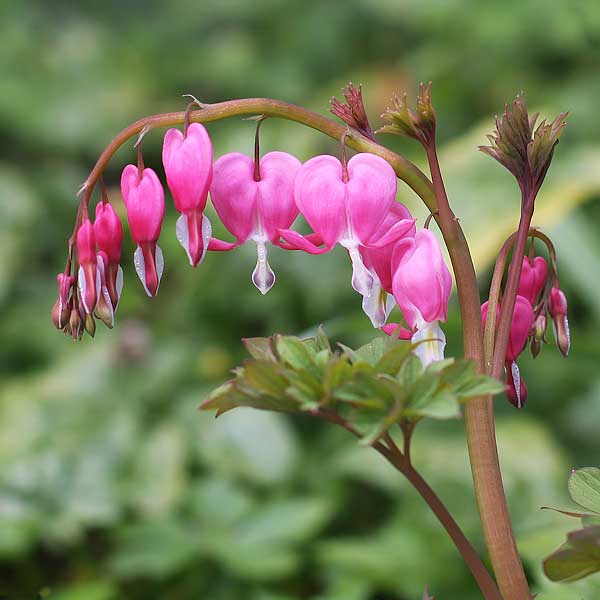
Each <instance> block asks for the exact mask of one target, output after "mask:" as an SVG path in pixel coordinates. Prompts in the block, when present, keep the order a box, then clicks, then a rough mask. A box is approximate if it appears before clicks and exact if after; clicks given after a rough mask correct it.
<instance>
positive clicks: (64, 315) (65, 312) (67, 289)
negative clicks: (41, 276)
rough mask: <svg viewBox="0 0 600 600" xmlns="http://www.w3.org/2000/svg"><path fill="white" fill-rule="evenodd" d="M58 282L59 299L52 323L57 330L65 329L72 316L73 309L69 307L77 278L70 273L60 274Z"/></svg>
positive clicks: (53, 311) (55, 304)
mask: <svg viewBox="0 0 600 600" xmlns="http://www.w3.org/2000/svg"><path fill="white" fill-rule="evenodd" d="M56 281H57V282H58V298H57V299H56V302H55V303H54V307H53V308H52V321H53V323H54V326H55V327H56V329H64V328H65V327H66V326H67V324H68V322H69V317H70V315H71V307H70V306H69V295H70V293H71V287H72V286H73V283H74V282H75V278H74V277H73V276H72V275H70V274H69V273H66V272H65V273H59V274H58V275H57V276H56Z"/></svg>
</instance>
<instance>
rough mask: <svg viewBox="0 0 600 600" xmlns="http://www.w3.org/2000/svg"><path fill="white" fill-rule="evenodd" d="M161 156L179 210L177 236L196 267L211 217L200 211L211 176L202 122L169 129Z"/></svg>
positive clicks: (208, 143) (210, 151)
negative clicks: (183, 131) (186, 126)
mask: <svg viewBox="0 0 600 600" xmlns="http://www.w3.org/2000/svg"><path fill="white" fill-rule="evenodd" d="M162 160H163V166H164V168H165V174H166V176H167V184H168V185H169V189H170V190H171V194H172V195H173V200H174V202H175V208H176V209H177V210H178V211H179V212H180V213H181V216H180V217H179V219H178V220H177V228H176V231H177V239H178V240H179V243H180V244H181V245H182V246H183V248H184V249H185V251H186V252H187V255H188V258H189V259H190V264H191V265H192V266H194V267H195V266H196V265H197V264H199V263H200V262H202V259H203V258H204V256H205V254H206V250H207V249H208V242H209V240H210V236H211V233H212V228H211V225H210V221H209V220H208V218H207V217H206V216H205V215H204V214H203V211H204V209H205V207H206V200H207V197H208V189H209V187H210V183H211V181H212V176H213V166H212V160H213V149H212V143H211V141H210V137H209V136H208V132H207V131H206V129H205V128H204V126H203V125H201V124H200V123H192V124H191V125H190V126H189V127H188V128H187V131H186V132H185V133H182V132H181V131H179V129H169V130H168V131H167V133H166V135H165V139H164V143H163V152H162Z"/></svg>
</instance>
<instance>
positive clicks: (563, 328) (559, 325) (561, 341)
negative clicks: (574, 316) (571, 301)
mask: <svg viewBox="0 0 600 600" xmlns="http://www.w3.org/2000/svg"><path fill="white" fill-rule="evenodd" d="M567 308H568V307H567V297H566V296H565V295H564V293H563V292H562V290H561V289H560V288H558V287H556V286H554V287H553V288H552V290H551V291H550V300H549V303H548V310H549V312H550V316H551V317H552V323H553V327H554V337H555V339H556V345H557V346H558V349H559V350H560V352H561V354H563V356H567V355H568V354H569V350H570V349H571V333H570V331H569V319H568V318H567Z"/></svg>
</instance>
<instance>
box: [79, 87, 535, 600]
mask: <svg viewBox="0 0 600 600" xmlns="http://www.w3.org/2000/svg"><path fill="white" fill-rule="evenodd" d="M248 114H262V115H265V116H269V117H279V118H283V119H288V120H291V121H296V122H298V123H302V124H303V125H307V126H308V127H312V128H313V129H316V130H318V131H320V132H322V133H324V134H326V135H328V136H330V137H332V138H334V139H336V140H339V139H341V137H342V135H343V134H344V132H345V131H346V130H347V128H346V127H345V126H343V125H340V124H338V123H336V122H334V121H332V120H330V119H328V118H327V117H323V116H322V115H319V114H317V113H314V112H312V111H309V110H307V109H304V108H301V107H299V106H295V105H292V104H288V103H285V102H281V101H278V100H271V99H266V98H247V99H241V100H231V101H228V102H220V103H218V104H211V105H205V106H203V108H202V109H201V110H198V111H193V112H190V113H189V114H188V117H189V120H190V121H191V122H199V123H209V122H212V121H218V120H221V119H225V118H228V117H232V116H236V115H248ZM185 119H186V112H185V111H181V112H174V113H165V114H161V115H154V116H150V117H146V118H144V119H140V120H139V121H136V122H135V123H133V124H131V125H130V126H129V127H127V128H126V129H124V130H123V131H121V133H119V134H118V135H117V137H115V138H114V139H113V141H112V142H111V143H110V144H109V145H108V146H107V147H106V149H105V150H104V151H103V152H102V154H101V155H100V157H99V158H98V161H97V162H96V164H95V166H94V168H93V169H92V171H91V173H90V175H89V176H88V178H87V180H86V181H85V183H84V184H83V186H82V188H81V192H82V193H83V201H84V202H86V201H88V200H89V197H90V195H91V193H92V191H93V189H94V186H95V184H96V182H97V181H98V179H99V177H100V176H101V175H102V172H103V171H104V169H105V168H106V166H107V164H108V162H109V161H110V159H111V158H112V156H113V155H114V154H115V152H116V151H117V150H118V149H119V148H120V147H121V146H122V145H123V144H124V143H125V142H127V141H128V140H129V139H130V138H132V137H133V136H136V135H138V134H140V133H142V132H146V131H147V130H149V129H154V128H159V127H168V126H174V125H180V124H182V123H184V121H185ZM346 144H347V145H348V146H350V147H351V148H353V149H355V150H358V151H360V152H371V153H373V154H376V155H378V156H381V157H382V158H383V159H385V160H386V161H387V162H388V163H389V164H390V165H391V166H392V167H393V168H394V170H395V172H396V175H397V176H398V177H399V178H400V179H402V180H403V181H404V182H405V183H406V184H407V185H408V186H409V187H411V188H412V189H413V190H414V191H415V192H416V193H417V194H418V195H419V196H420V197H421V199H422V200H423V201H424V202H425V204H426V205H427V207H428V209H429V211H430V212H431V213H433V214H434V215H435V218H436V220H437V222H438V224H439V226H440V229H441V230H442V234H443V236H444V240H445V241H446V244H447V246H448V252H449V254H450V259H451V261H452V266H453V268H454V273H455V277H456V283H457V288H458V295H459V300H460V305H461V317H462V323H463V343H464V353H465V357H467V358H471V359H473V360H475V362H476V364H477V366H478V368H479V369H480V370H481V371H483V368H484V355H483V338H482V331H481V317H480V312H479V302H480V299H479V291H478V288H477V278H476V274H475V269H474V266H473V261H472V260H471V256H470V252H469V247H468V244H467V241H466V239H465V237H464V234H463V231H462V228H461V227H460V224H459V223H458V221H457V220H456V218H455V216H454V214H453V213H452V211H451V209H450V207H449V204H448V199H447V196H446V193H445V190H444V185H443V181H442V178H441V173H440V170H439V165H438V161H437V156H436V155H435V148H433V150H432V151H428V157H429V159H430V167H431V172H432V178H433V182H434V185H433V186H432V184H431V182H430V181H429V179H428V178H427V177H426V175H424V174H423V172H422V171H421V170H420V169H418V168H417V167H416V166H415V165H414V164H413V163H411V162H410V161H408V160H407V159H405V158H404V157H402V156H399V155H398V154H396V153H394V152H392V151H391V150H388V149H387V148H385V147H383V146H381V145H380V144H378V143H376V142H374V141H372V140H370V139H369V138H367V137H365V136H363V135H362V134H360V133H359V132H358V131H355V130H352V135H350V136H347V137H346ZM434 190H435V191H434ZM438 202H440V203H441V206H440V210H439V211H438V206H437V204H438ZM466 423H467V440H468V446H469V456H470V460H471V467H472V471H473V481H474V485H475V494H476V497H477V502H478V505H479V510H480V513H481V519H482V522H483V529H484V533H485V539H486V542H487V546H488V549H489V553H490V557H491V560H492V565H493V568H494V572H495V574H496V577H497V579H498V583H499V585H500V590H501V591H502V594H503V597H504V599H505V600H529V598H530V595H529V590H528V587H527V581H526V579H525V575H524V573H523V567H522V565H521V560H520V557H519V554H518V552H517V549H516V545H515V542H514V537H513V534H512V528H511V524H510V517H509V514H508V509H507V507H506V499H505V497H504V490H503V487H502V477H501V472H500V465H499V461H498V453H497V448H496V437H495V431H494V416H493V407H492V400H491V398H489V397H488V398H480V399H477V400H471V401H470V402H468V403H467V406H466Z"/></svg>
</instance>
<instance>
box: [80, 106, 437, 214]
mask: <svg viewBox="0 0 600 600" xmlns="http://www.w3.org/2000/svg"><path fill="white" fill-rule="evenodd" d="M252 114H262V115H265V116H267V117H280V118H283V119H288V120H290V121H296V122H298V123H302V124H303V125H307V126H308V127H312V128H313V129H316V130H317V131H320V132H322V133H324V134H326V135H328V136H329V137H331V138H334V139H336V140H339V139H341V137H342V135H343V134H344V132H345V131H346V130H347V127H346V126H345V125H340V124H339V123H336V122H335V121H332V120H331V119H328V118H327V117H323V116H322V115H319V114H317V113H315V112H312V111H310V110H307V109H305V108H302V107H300V106H295V105H294V104H288V103H286V102H281V101H280V100H271V99H269V98H244V99H241V100H229V101H227V102H219V103H217V104H210V105H206V106H204V107H203V108H202V109H200V110H197V111H193V112H190V113H189V120H190V122H194V123H210V122H212V121H219V120H221V119H226V118H228V117H234V116H240V115H252ZM185 115H186V112H185V111H184V112H173V113H165V114H161V115H154V116H150V117H146V118H144V119H140V120H139V121H136V122H135V123H132V124H131V125H129V127H126V128H125V129H123V131H121V133H119V134H118V135H117V136H116V137H115V138H114V139H113V140H112V142H111V143H110V144H109V145H108V146H107V147H106V148H105V150H104V152H102V154H101V155H100V157H99V158H98V160H97V161H96V164H95V165H94V168H93V169H92V171H91V172H90V174H89V176H88V178H87V179H86V181H85V183H84V184H83V186H82V188H81V192H82V193H83V194H84V198H85V196H89V195H90V194H91V192H92V190H93V188H94V185H95V184H96V182H97V181H98V177H99V176H100V175H101V174H102V172H103V171H104V169H105V168H106V165H107V164H108V162H109V161H110V159H111V158H112V157H113V155H114V154H115V152H116V151H117V150H118V149H119V148H120V147H121V146H122V145H123V144H124V143H125V142H126V141H127V140H129V139H130V138H131V137H133V136H135V135H137V134H139V133H140V132H141V131H143V130H148V129H155V128H158V127H172V126H174V125H180V124H182V123H183V122H184V120H185ZM347 144H348V146H350V147H351V148H353V149H354V150H358V151H360V152H372V153H373V154H377V155H378V156H381V157H382V158H383V159H385V160H386V161H387V162H388V163H390V165H391V166H392V167H393V168H394V170H395V171H396V175H397V176H398V177H399V178H400V179H402V180H403V181H404V182H405V183H406V184H407V185H408V186H409V187H411V188H412V189H413V190H414V191H415V192H416V193H417V194H418V195H419V196H420V197H421V198H422V199H423V201H424V202H425V204H426V205H427V207H428V208H429V210H430V211H431V212H433V211H435V210H436V201H435V195H434V193H433V188H432V187H431V182H430V181H429V180H428V179H427V176H426V175H425V174H424V173H423V172H422V171H421V170H420V169H419V168H418V167H417V166H415V165H414V164H413V163H411V162H410V161H409V160H407V159H406V158H404V157H402V156H400V155H398V154H396V153H395V152H392V151H391V150H388V149H387V148H384V147H383V146H381V145H379V144H377V143H376V142H374V141H372V140H370V139H368V138H367V137H365V136H364V135H362V134H361V133H359V132H358V131H355V130H354V131H352V135H351V136H348V138H347Z"/></svg>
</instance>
